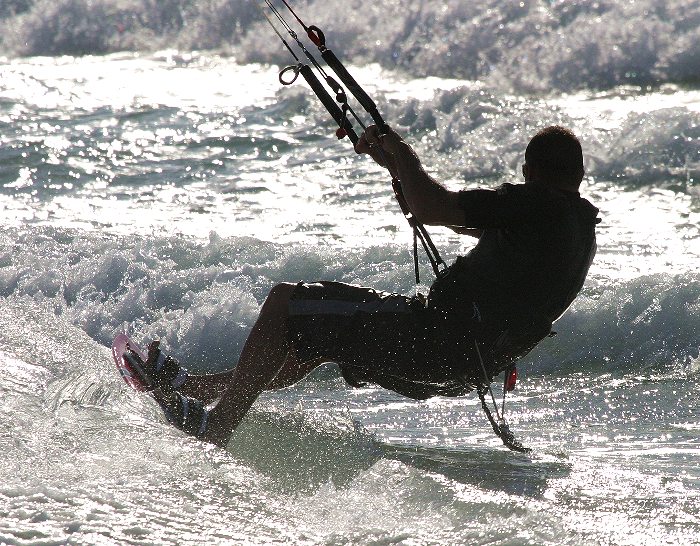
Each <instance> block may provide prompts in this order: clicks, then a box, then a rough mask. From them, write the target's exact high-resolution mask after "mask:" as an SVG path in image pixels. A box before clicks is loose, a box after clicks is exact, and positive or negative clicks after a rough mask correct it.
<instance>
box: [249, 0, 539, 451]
mask: <svg viewBox="0 0 700 546" xmlns="http://www.w3.org/2000/svg"><path fill="white" fill-rule="evenodd" d="M281 2H282V3H283V4H284V6H285V7H286V8H287V9H288V10H289V12H290V13H291V15H292V16H293V17H294V19H296V21H297V22H298V23H299V24H300V25H301V27H302V28H303V29H304V32H306V35H307V36H308V38H309V39H310V40H311V42H313V44H314V45H315V46H316V47H317V48H318V50H319V52H320V54H321V57H322V58H323V60H324V61H325V63H326V65H327V66H328V67H329V68H330V69H331V70H332V71H333V72H334V73H335V75H336V77H337V78H338V79H339V80H340V81H341V82H342V83H343V85H345V87H346V88H347V89H348V90H349V91H350V93H351V94H352V95H353V96H354V97H355V99H356V100H357V102H358V103H359V104H360V106H362V108H363V109H364V110H365V112H366V113H367V114H369V116H370V117H371V118H372V120H373V121H374V123H375V124H376V125H377V126H378V127H379V130H380V131H381V132H382V133H386V132H387V131H388V128H387V124H386V122H385V121H384V119H383V118H382V116H381V114H380V113H379V110H378V108H377V105H376V104H375V103H374V101H373V100H372V98H371V97H370V96H369V95H368V94H367V93H366V92H365V91H364V89H363V88H362V87H361V86H360V84H359V83H357V81H356V80H355V78H353V76H352V75H351V74H350V73H349V72H348V71H347V69H346V68H345V66H344V65H343V64H342V63H341V62H340V60H339V59H338V57H337V56H336V55H335V53H333V51H332V50H330V49H329V48H328V47H327V46H326V37H325V34H324V33H323V31H322V30H321V29H320V28H318V27H317V26H315V25H307V24H306V23H304V21H303V20H302V19H301V18H300V17H299V16H298V15H297V14H296V12H295V11H294V9H293V8H292V7H291V6H290V4H289V2H288V1H287V0H281ZM265 4H266V5H267V7H268V8H269V10H270V12H271V13H272V14H273V15H274V17H275V18H276V19H277V21H278V22H279V23H280V24H281V25H282V26H283V27H284V30H285V31H286V32H287V33H288V34H289V36H291V38H292V39H293V40H294V42H295V43H296V45H297V46H298V47H299V49H300V50H301V51H302V52H303V54H304V55H305V56H306V58H307V59H308V60H309V62H310V63H311V65H312V66H313V67H314V68H315V69H316V71H317V72H318V73H319V74H320V75H321V78H322V79H323V80H324V81H325V82H326V84H327V85H328V87H329V88H330V89H331V90H332V91H333V93H335V100H334V99H333V98H332V97H331V95H330V94H329V93H328V91H327V90H326V88H325V87H324V85H323V84H322V83H321V81H320V80H319V79H318V78H317V77H316V74H314V71H313V69H312V68H311V66H309V65H308V64H305V63H303V62H302V61H301V59H300V58H299V56H298V55H297V54H296V53H295V52H294V50H293V49H292V47H291V46H290V45H289V43H288V42H287V41H286V40H285V38H284V37H283V36H282V33H280V31H279V30H278V29H277V28H276V27H275V24H274V23H273V22H272V20H271V19H270V17H269V16H268V14H267V13H266V12H265V10H264V9H263V7H262V6H260V9H261V11H262V13H263V15H264V16H265V19H267V22H268V23H269V24H270V26H271V27H272V29H273V30H274V32H275V34H277V36H278V37H279V39H280V40H281V41H282V44H283V45H284V47H285V48H286V49H287V51H289V53H290V54H291V55H292V57H293V58H294V60H295V61H296V64H293V65H289V66H286V67H284V68H283V69H282V70H281V71H280V72H279V76H278V79H279V82H280V83H281V84H282V85H285V86H287V85H292V84H293V83H294V82H295V81H296V80H297V78H298V77H299V75H301V76H302V77H303V78H304V79H305V80H306V82H307V83H308V84H309V87H311V89H312V90H313V92H314V93H315V94H316V96H317V97H318V98H319V100H320V101H321V103H322V104H323V106H324V107H325V108H326V110H327V111H328V113H329V114H330V115H331V117H332V118H333V119H334V120H335V122H336V123H337V125H338V129H337V130H336V137H337V138H338V139H343V138H345V137H348V138H349V139H350V141H351V142H352V143H353V145H355V144H357V142H358V140H359V137H358V135H357V132H356V131H355V128H354V126H353V123H352V121H351V120H350V119H348V115H350V116H351V117H352V119H353V120H355V121H356V122H357V124H358V125H359V127H360V128H361V129H362V130H363V131H365V130H366V129H367V126H366V125H365V123H364V122H363V121H362V119H361V118H360V116H358V114H357V113H356V112H355V110H354V109H353V108H352V107H351V106H350V104H349V102H348V96H347V93H346V92H345V89H344V88H343V87H342V86H341V85H340V84H339V83H338V81H337V80H336V79H334V78H333V77H331V76H330V75H329V74H328V73H327V72H326V71H325V70H324V68H323V67H322V66H321V64H320V63H319V62H318V61H317V60H316V58H315V57H314V56H313V55H312V54H311V52H310V51H309V50H308V49H307V48H306V47H305V46H304V44H303V42H302V41H301V40H300V39H299V36H298V35H297V33H296V32H295V31H294V29H293V28H292V27H291V26H290V24H289V23H288V22H287V21H286V20H285V18H284V16H283V15H282V14H281V13H280V11H279V10H278V9H277V8H276V7H275V5H274V4H273V3H272V0H265ZM378 151H379V154H380V156H381V157H382V159H383V160H384V163H385V164H387V162H386V160H385V159H386V158H385V157H384V153H383V151H382V149H381V147H379V148H378ZM391 186H392V189H393V191H394V196H395V198H396V200H397V202H398V203H399V207H400V208H401V212H402V214H403V216H404V218H406V221H407V222H408V224H409V226H410V227H411V230H412V232H413V267H414V275H415V279H416V288H417V287H418V285H419V284H420V271H419V259H418V241H420V243H421V246H422V247H423V250H424V252H425V254H426V256H427V258H428V261H429V262H430V266H431V268H432V270H433V273H434V274H435V277H436V278H437V279H440V278H441V277H442V276H443V275H444V274H445V273H446V272H447V271H448V267H447V264H446V263H445V261H444V260H443V259H442V257H441V256H440V253H439V252H438V250H437V247H436V246H435V244H434V243H433V241H432V239H431V237H430V235H429V233H428V231H427V230H426V229H425V226H424V225H423V224H422V223H421V222H419V221H418V219H417V218H416V217H415V216H414V215H413V213H412V212H411V210H410V207H409V206H408V203H407V202H406V199H405V197H404V195H403V190H402V188H401V181H400V180H399V179H398V178H397V177H394V176H392V180H391ZM474 345H475V349H476V353H477V355H478V358H479V363H480V365H481V370H482V372H483V382H482V383H481V384H479V385H478V386H477V393H478V394H479V398H480V400H481V406H482V408H483V409H484V412H485V413H486V416H487V418H488V420H489V422H490V423H491V426H492V428H493V430H494V432H495V433H496V435H497V436H498V437H499V438H500V439H501V441H502V442H503V444H504V445H505V446H506V447H508V448H509V449H511V450H514V451H519V452H529V451H530V449H528V448H525V447H523V445H522V444H521V443H520V442H518V441H517V440H516V439H515V437H514V436H513V433H512V432H511V431H510V428H509V427H508V425H507V423H506V421H505V418H504V415H503V413H504V410H505V395H506V393H507V392H510V391H511V390H513V388H515V381H516V372H515V366H512V367H511V369H510V370H508V372H507V373H506V378H505V382H504V388H503V404H502V408H501V411H500V412H499V410H498V405H497V404H496V399H495V396H494V395H493V391H492V389H491V377H490V376H489V374H488V372H487V371H486V366H485V364H484V361H483V358H482V355H481V349H480V347H479V344H478V342H477V341H476V340H475V341H474ZM486 393H490V395H491V400H492V402H493V406H494V409H495V413H496V417H495V418H494V416H493V414H492V412H491V410H490V409H489V406H488V404H487V402H486Z"/></svg>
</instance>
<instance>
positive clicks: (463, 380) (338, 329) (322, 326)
mask: <svg viewBox="0 0 700 546" xmlns="http://www.w3.org/2000/svg"><path fill="white" fill-rule="evenodd" d="M287 327H288V328H287V329H288V336H289V341H290V343H291V345H292V347H293V349H294V351H295V354H296V357H297V359H298V360H299V361H300V362H307V361H311V360H317V359H323V360H324V361H326V362H335V363H337V364H338V365H339V366H340V370H341V373H342V375H343V377H344V378H345V380H346V381H347V382H348V383H349V384H350V385H352V386H355V387H359V386H363V385H364V384H365V383H372V384H376V385H379V386H381V387H384V388H386V389H390V390H392V391H394V392H397V393H399V394H402V395H404V396H407V397H409V398H414V399H417V400H423V399H426V398H430V397H432V396H438V395H441V396H461V395H463V394H466V393H467V392H469V391H471V390H472V389H473V388H474V387H475V385H476V384H478V383H479V382H480V378H481V377H482V376H483V374H482V373H481V372H480V368H479V366H480V364H479V362H478V360H477V358H478V357H477V355H476V351H475V348H474V341H473V337H471V336H470V335H469V325H468V324H465V323H464V320H463V319H462V320H459V321H455V320H451V318H450V317H449V316H447V315H446V314H445V313H443V312H441V311H439V310H437V309H432V308H429V307H426V305H425V304H424V303H423V301H422V300H421V299H420V298H418V297H408V296H403V295H400V294H392V293H389V292H382V291H379V290H374V289H372V288H367V287H363V286H355V285H350V284H345V283H339V282H329V281H322V282H314V283H299V284H298V285H297V286H296V288H295V289H294V291H293V293H292V296H291V298H290V302H289V317H288V323H287Z"/></svg>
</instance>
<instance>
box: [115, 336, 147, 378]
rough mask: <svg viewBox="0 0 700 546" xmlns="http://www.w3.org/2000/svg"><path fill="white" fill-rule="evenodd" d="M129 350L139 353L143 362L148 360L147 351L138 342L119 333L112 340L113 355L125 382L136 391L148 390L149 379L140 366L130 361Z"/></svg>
mask: <svg viewBox="0 0 700 546" xmlns="http://www.w3.org/2000/svg"><path fill="white" fill-rule="evenodd" d="M129 351H131V352H132V353H134V354H135V355H137V356H138V357H139V358H140V359H141V361H142V362H146V360H147V358H148V357H147V355H146V352H145V351H144V350H143V349H142V348H141V347H139V345H138V344H137V343H135V342H134V341H133V340H132V339H131V338H130V337H129V336H127V335H126V334H117V336H116V337H115V338H114V341H113V342H112V357H113V358H114V363H115V364H116V365H117V370H119V374H120V375H121V376H122V379H123V380H124V382H125V383H126V384H127V385H129V386H130V387H131V388H132V389H134V390H135V391H140V392H143V391H146V390H148V389H149V386H150V382H149V379H148V378H147V377H145V376H144V375H143V374H142V373H140V371H139V368H138V367H136V366H133V365H132V364H131V362H129V360H130V358H129Z"/></svg>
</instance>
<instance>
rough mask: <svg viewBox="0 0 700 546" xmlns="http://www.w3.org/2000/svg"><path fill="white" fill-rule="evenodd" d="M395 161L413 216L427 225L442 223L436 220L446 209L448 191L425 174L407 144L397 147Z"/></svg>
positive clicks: (418, 160) (402, 143) (394, 155)
mask: <svg viewBox="0 0 700 546" xmlns="http://www.w3.org/2000/svg"><path fill="white" fill-rule="evenodd" d="M393 160H394V166H395V168H396V172H397V174H398V177H399V180H400V181H401V189H402V190H403V195H404V198H405V199H406V203H407V204H408V207H409V208H410V210H411V212H412V213H413V215H414V216H415V217H416V219H417V220H418V221H419V222H422V223H425V224H433V223H440V222H438V221H436V218H437V216H438V215H439V213H440V212H441V211H442V210H444V209H445V207H446V203H445V201H446V199H447V198H448V193H449V192H448V191H447V189H445V187H444V186H442V185H441V184H440V183H439V182H438V181H437V180H435V179H434V178H433V177H432V176H430V175H429V174H428V173H427V172H425V169H424V168H423V165H422V164H421V162H420V159H419V158H418V156H417V155H416V153H415V152H414V151H413V149H412V148H411V147H410V146H409V145H408V144H406V143H405V142H401V143H400V144H399V145H398V146H397V149H396V151H395V152H394V154H393Z"/></svg>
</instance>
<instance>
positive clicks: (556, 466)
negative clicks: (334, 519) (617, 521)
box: [382, 445, 571, 498]
mask: <svg viewBox="0 0 700 546" xmlns="http://www.w3.org/2000/svg"><path fill="white" fill-rule="evenodd" d="M382 447H383V450H384V454H385V455H384V456H385V457H386V458H388V459H393V460H397V461H400V462H402V463H404V464H405V465H407V466H410V467H413V468H417V469H420V470H423V471H426V472H431V473H436V474H441V475H443V476H445V477H446V478H448V479H450V480H453V481H456V482H458V483H463V484H469V485H474V486H478V487H479V488H483V489H489V490H492V491H502V492H504V493H508V494H514V495H523V496H527V497H531V498H539V497H541V496H542V494H543V493H544V491H545V490H546V488H547V482H548V480H550V479H552V478H564V477H566V476H568V475H569V473H570V472H571V464H570V463H568V462H567V461H566V460H556V459H555V458H554V457H552V456H539V455H537V454H534V455H529V454H528V455H524V454H520V453H513V452H510V451H506V450H504V449H501V448H480V447H472V446H469V447H465V448H463V449H455V448H444V447H426V446H397V445H383V446H382Z"/></svg>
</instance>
